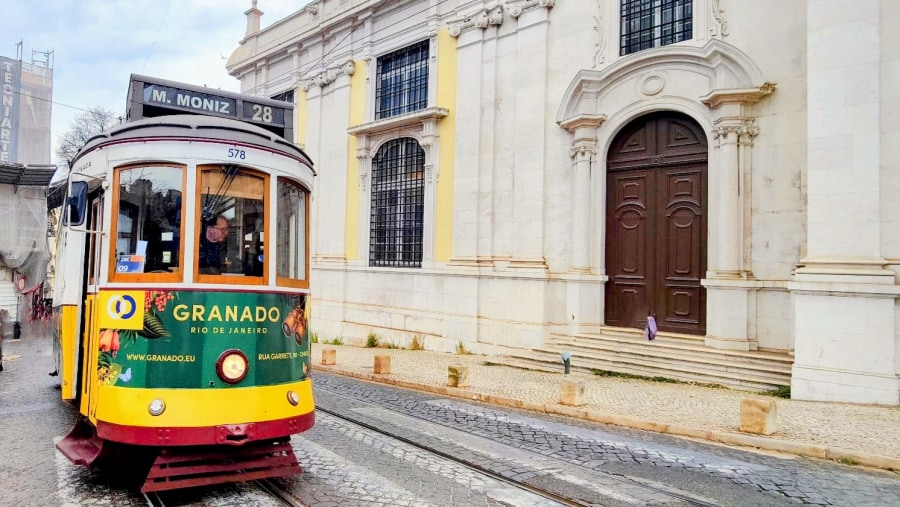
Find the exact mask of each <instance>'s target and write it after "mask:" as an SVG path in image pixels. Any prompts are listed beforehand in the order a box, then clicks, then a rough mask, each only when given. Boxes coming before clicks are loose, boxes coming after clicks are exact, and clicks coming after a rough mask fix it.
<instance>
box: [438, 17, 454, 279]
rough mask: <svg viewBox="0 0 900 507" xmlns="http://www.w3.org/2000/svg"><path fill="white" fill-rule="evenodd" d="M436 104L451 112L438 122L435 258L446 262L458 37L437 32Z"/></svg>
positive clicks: (449, 247)
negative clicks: (438, 158)
mask: <svg viewBox="0 0 900 507" xmlns="http://www.w3.org/2000/svg"><path fill="white" fill-rule="evenodd" d="M437 46H438V54H437V66H438V70H437V74H438V82H437V105H438V107H443V108H446V109H448V110H449V111H450V115H449V116H447V117H446V118H444V119H443V120H441V122H440V123H439V124H438V135H439V136H440V139H441V153H440V164H441V165H440V168H441V169H440V171H441V172H440V177H439V179H438V183H437V196H436V204H435V228H436V230H435V236H434V260H435V261H436V262H447V261H449V260H450V255H451V254H452V253H453V170H454V167H455V164H456V157H455V155H454V150H455V148H456V80H457V72H456V39H454V38H453V37H450V33H449V31H448V30H446V29H444V30H441V31H440V32H438V44H437Z"/></svg>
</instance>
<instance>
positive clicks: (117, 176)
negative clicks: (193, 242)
mask: <svg viewBox="0 0 900 507" xmlns="http://www.w3.org/2000/svg"><path fill="white" fill-rule="evenodd" d="M149 167H165V168H171V169H177V170H179V171H181V197H182V198H181V210H180V211H181V217H182V220H181V223H180V225H179V242H178V266H176V267H177V268H178V270H177V271H174V272H170V273H160V272H143V273H119V272H118V271H117V269H116V264H117V253H118V252H116V250H117V247H118V240H119V212H120V211H121V195H120V192H119V191H120V182H121V177H122V173H123V172H125V171H129V170H134V169H140V168H149ZM187 173H188V171H187V166H186V165H184V164H175V163H169V162H148V163H137V164H126V165H122V166H118V167H116V168H114V169H113V182H112V189H113V191H112V220H111V223H110V233H109V237H110V241H109V245H108V248H109V281H110V282H140V283H155V282H180V281H182V280H183V279H184V245H185V240H184V232H185V231H184V229H185V227H184V226H185V221H184V219H183V217H185V216H186V215H185V211H186V209H187V208H186V202H185V201H186V199H185V198H184V195H185V191H186V190H187Z"/></svg>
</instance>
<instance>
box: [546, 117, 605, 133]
mask: <svg viewBox="0 0 900 507" xmlns="http://www.w3.org/2000/svg"><path fill="white" fill-rule="evenodd" d="M605 121H606V115H605V114H579V115H577V116H573V117H572V118H569V119H567V120H564V121H561V122H557V123H559V126H560V127H562V128H564V129H566V130H568V131H569V132H575V131H576V130H578V129H581V128H597V127H599V126H600V125H602V124H603V122H605Z"/></svg>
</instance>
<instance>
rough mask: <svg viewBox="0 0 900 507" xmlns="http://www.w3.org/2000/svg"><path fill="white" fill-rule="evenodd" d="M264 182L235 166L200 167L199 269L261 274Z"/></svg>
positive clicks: (203, 272) (262, 177)
mask: <svg viewBox="0 0 900 507" xmlns="http://www.w3.org/2000/svg"><path fill="white" fill-rule="evenodd" d="M267 182H268V177H267V176H266V175H264V174H257V173H254V172H252V171H249V170H247V169H242V168H239V167H235V166H213V167H206V168H201V170H200V181H199V187H200V188H199V190H200V217H201V220H202V222H201V227H200V228H199V231H200V237H199V238H198V239H199V241H198V252H197V256H198V259H199V269H200V274H201V275H225V276H246V277H263V275H264V273H265V270H264V266H265V261H266V256H265V246H266V245H265V223H266V206H265V196H266V188H268V185H267Z"/></svg>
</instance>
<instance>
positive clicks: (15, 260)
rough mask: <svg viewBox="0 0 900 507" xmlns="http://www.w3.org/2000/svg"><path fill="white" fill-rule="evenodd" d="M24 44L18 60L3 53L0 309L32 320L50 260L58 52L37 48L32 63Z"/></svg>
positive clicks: (0, 90)
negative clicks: (24, 57)
mask: <svg viewBox="0 0 900 507" xmlns="http://www.w3.org/2000/svg"><path fill="white" fill-rule="evenodd" d="M19 48H20V49H19V54H18V55H17V58H16V59H12V58H6V57H2V56H0V82H2V83H3V87H2V88H0V310H7V312H8V313H9V315H10V316H12V318H14V319H15V320H16V321H27V320H29V319H28V318H27V315H26V314H27V312H28V311H29V310H30V307H31V306H32V303H33V301H37V300H39V299H41V298H42V297H43V291H42V290H41V289H42V288H43V285H44V282H45V280H46V277H47V264H48V262H49V260H50V253H49V247H48V244H47V233H48V217H47V186H48V185H49V183H50V179H51V178H52V177H53V173H54V172H55V171H56V166H53V165H49V164H50V155H51V144H50V143H51V138H50V118H51V114H50V113H51V104H52V102H51V100H52V96H53V69H52V67H53V65H52V57H53V53H52V52H43V51H40V52H39V51H33V52H32V59H31V60H32V61H31V63H29V62H25V61H22V55H21V45H20V46H19ZM35 295H37V297H34V296H35Z"/></svg>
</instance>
